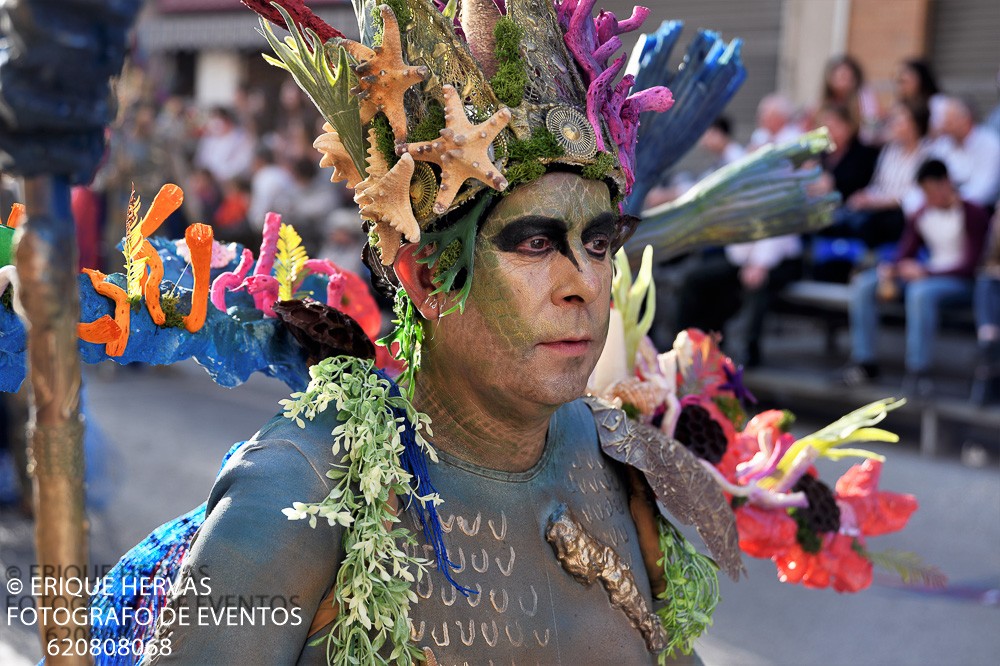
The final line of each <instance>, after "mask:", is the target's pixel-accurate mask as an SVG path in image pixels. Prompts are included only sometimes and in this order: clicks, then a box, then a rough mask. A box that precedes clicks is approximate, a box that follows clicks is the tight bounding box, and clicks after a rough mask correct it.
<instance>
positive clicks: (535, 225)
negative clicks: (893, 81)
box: [490, 212, 618, 265]
mask: <svg viewBox="0 0 1000 666" xmlns="http://www.w3.org/2000/svg"><path fill="white" fill-rule="evenodd" d="M617 222H618V216H617V215H615V214H614V213H610V212H609V213H602V214H601V215H598V216H597V217H596V218H594V219H593V220H591V221H590V222H588V223H587V225H586V227H585V228H584V230H583V232H582V233H581V235H580V237H581V240H582V241H583V244H584V246H585V248H586V251H587V253H588V254H589V255H590V256H591V257H594V258H595V259H603V258H604V257H605V256H607V253H608V251H609V250H610V248H611V244H612V242H613V239H614V238H615V235H616V228H617ZM568 235H569V227H568V226H567V225H566V223H565V222H564V221H563V220H560V219H557V218H552V217H544V216H537V215H529V216H525V217H521V218H518V219H517V220H514V221H513V222H511V223H510V224H508V225H507V226H505V227H504V228H503V229H501V230H500V231H499V232H497V233H496V235H494V236H493V237H492V238H491V239H490V240H491V242H492V243H493V244H494V245H495V246H496V247H497V249H498V250H500V251H501V252H520V253H522V254H529V255H543V254H546V253H548V252H550V251H552V250H555V251H556V252H559V253H560V254H562V255H564V256H566V257H567V258H569V260H570V261H572V262H573V264H574V265H576V264H577V257H576V256H574V255H573V253H571V252H570V248H569V239H568Z"/></svg>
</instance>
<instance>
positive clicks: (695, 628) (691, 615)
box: [656, 517, 721, 666]
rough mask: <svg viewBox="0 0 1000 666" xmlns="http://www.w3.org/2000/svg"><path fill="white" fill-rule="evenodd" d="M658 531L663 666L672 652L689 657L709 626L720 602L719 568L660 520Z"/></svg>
mask: <svg viewBox="0 0 1000 666" xmlns="http://www.w3.org/2000/svg"><path fill="white" fill-rule="evenodd" d="M657 522H658V525H659V530H660V550H662V551H663V559H662V560H659V561H658V562H657V564H660V565H661V566H663V575H664V579H665V580H666V583H667V587H666V589H665V590H664V591H663V592H661V593H660V594H658V595H656V598H657V599H659V600H660V601H666V602H667V603H666V605H664V606H663V608H661V609H659V610H658V611H656V614H657V615H659V616H660V622H662V623H663V629H664V630H665V631H666V632H667V637H668V642H667V647H666V648H665V649H664V650H663V652H661V653H660V655H659V659H658V661H659V663H660V666H663V665H664V664H665V663H666V661H667V659H668V658H669V657H672V656H673V655H674V653H675V651H677V650H680V651H681V652H682V653H683V654H691V652H692V651H693V650H694V641H695V639H696V638H698V637H699V636H701V635H702V634H703V633H704V632H705V630H706V629H708V627H710V626H711V625H712V613H714V612H715V607H716V606H717V605H718V604H719V600H720V599H721V597H720V595H719V577H718V573H717V572H718V569H719V567H718V566H717V565H716V564H715V562H713V561H712V559H711V558H709V557H707V556H705V555H702V554H701V553H699V552H698V551H697V550H695V549H694V546H692V545H691V543H690V542H689V541H688V540H687V539H685V538H684V536H683V535H682V534H681V533H680V532H679V531H678V530H677V528H676V527H674V526H673V525H671V524H670V523H669V522H668V521H667V520H665V519H663V518H662V517H660V518H658V520H657Z"/></svg>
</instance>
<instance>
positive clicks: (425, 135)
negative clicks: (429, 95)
mask: <svg viewBox="0 0 1000 666" xmlns="http://www.w3.org/2000/svg"><path fill="white" fill-rule="evenodd" d="M443 128H444V107H443V106H441V105H440V104H438V103H437V102H436V101H431V102H430V103H428V105H427V114H426V115H424V117H423V118H422V119H421V120H420V122H419V123H417V124H416V125H415V126H414V127H413V129H412V130H410V133H409V136H408V137H406V140H407V141H408V142H410V143H419V142H421V141H433V140H435V139H437V138H438V137H440V136H441V130H442V129H443Z"/></svg>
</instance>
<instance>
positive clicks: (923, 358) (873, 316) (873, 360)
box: [843, 160, 988, 393]
mask: <svg viewBox="0 0 1000 666" xmlns="http://www.w3.org/2000/svg"><path fill="white" fill-rule="evenodd" d="M917 182H918V183H919V185H920V188H921V189H922V190H923V193H924V196H925V198H926V204H925V206H924V207H923V208H922V209H920V210H919V211H917V213H916V214H915V215H914V216H913V217H911V218H910V219H909V220H908V221H907V226H906V231H905V233H904V235H903V238H902V239H901V241H900V244H899V252H898V254H897V257H896V260H895V261H894V262H891V263H883V264H880V265H879V266H878V267H877V268H875V269H872V270H869V271H866V272H864V273H861V274H859V275H858V276H856V277H855V279H854V280H853V281H852V283H851V303H850V322H851V360H852V362H853V363H854V365H852V366H850V367H849V368H847V370H846V371H845V372H844V376H843V381H844V382H845V383H846V384H848V385H850V386H853V385H858V384H863V383H866V382H868V381H870V380H872V379H874V378H875V377H878V375H879V366H878V362H877V354H876V344H875V343H876V336H877V333H878V301H879V300H892V299H895V298H897V297H898V295H899V293H902V295H903V301H904V304H905V313H906V357H905V365H906V371H907V382H906V385H905V387H906V388H907V389H908V390H910V391H914V392H918V393H925V392H927V391H928V388H929V381H928V379H927V376H928V373H929V371H930V367H931V361H932V359H933V351H934V350H933V343H934V335H935V333H936V331H937V324H938V315H939V312H940V309H941V306H942V305H944V304H945V303H950V302H961V301H968V300H970V299H971V298H972V277H973V274H974V271H975V267H976V264H977V262H978V261H979V257H980V255H981V254H982V248H983V241H984V238H985V236H986V230H987V225H988V219H987V216H986V212H985V211H984V210H983V209H982V208H980V207H979V206H976V205H975V204H973V203H969V202H967V201H962V199H961V198H960V197H959V194H958V191H957V190H956V189H955V186H954V185H953V184H952V182H951V179H950V178H949V177H948V169H947V168H946V167H945V165H944V164H943V163H942V162H940V161H939V160H928V161H927V162H925V163H924V164H923V165H922V166H921V167H920V169H919V170H918V171H917ZM920 250H925V251H926V253H927V260H926V261H921V260H919V259H918V258H917V257H918V252H919V251H920Z"/></svg>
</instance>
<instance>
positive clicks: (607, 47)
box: [594, 37, 622, 66]
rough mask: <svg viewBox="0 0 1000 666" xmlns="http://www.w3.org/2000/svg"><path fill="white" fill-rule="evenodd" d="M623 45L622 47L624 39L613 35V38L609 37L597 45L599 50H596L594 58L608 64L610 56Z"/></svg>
mask: <svg viewBox="0 0 1000 666" xmlns="http://www.w3.org/2000/svg"><path fill="white" fill-rule="evenodd" d="M621 47H622V40H620V39H619V38H618V37H612V38H611V39H609V40H608V41H606V42H604V43H603V44H601V45H600V46H598V47H597V50H596V51H594V60H596V61H597V63H598V64H603V65H605V66H607V64H608V58H610V57H611V56H613V55H614V54H615V53H617V52H618V49H620V48H621Z"/></svg>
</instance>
